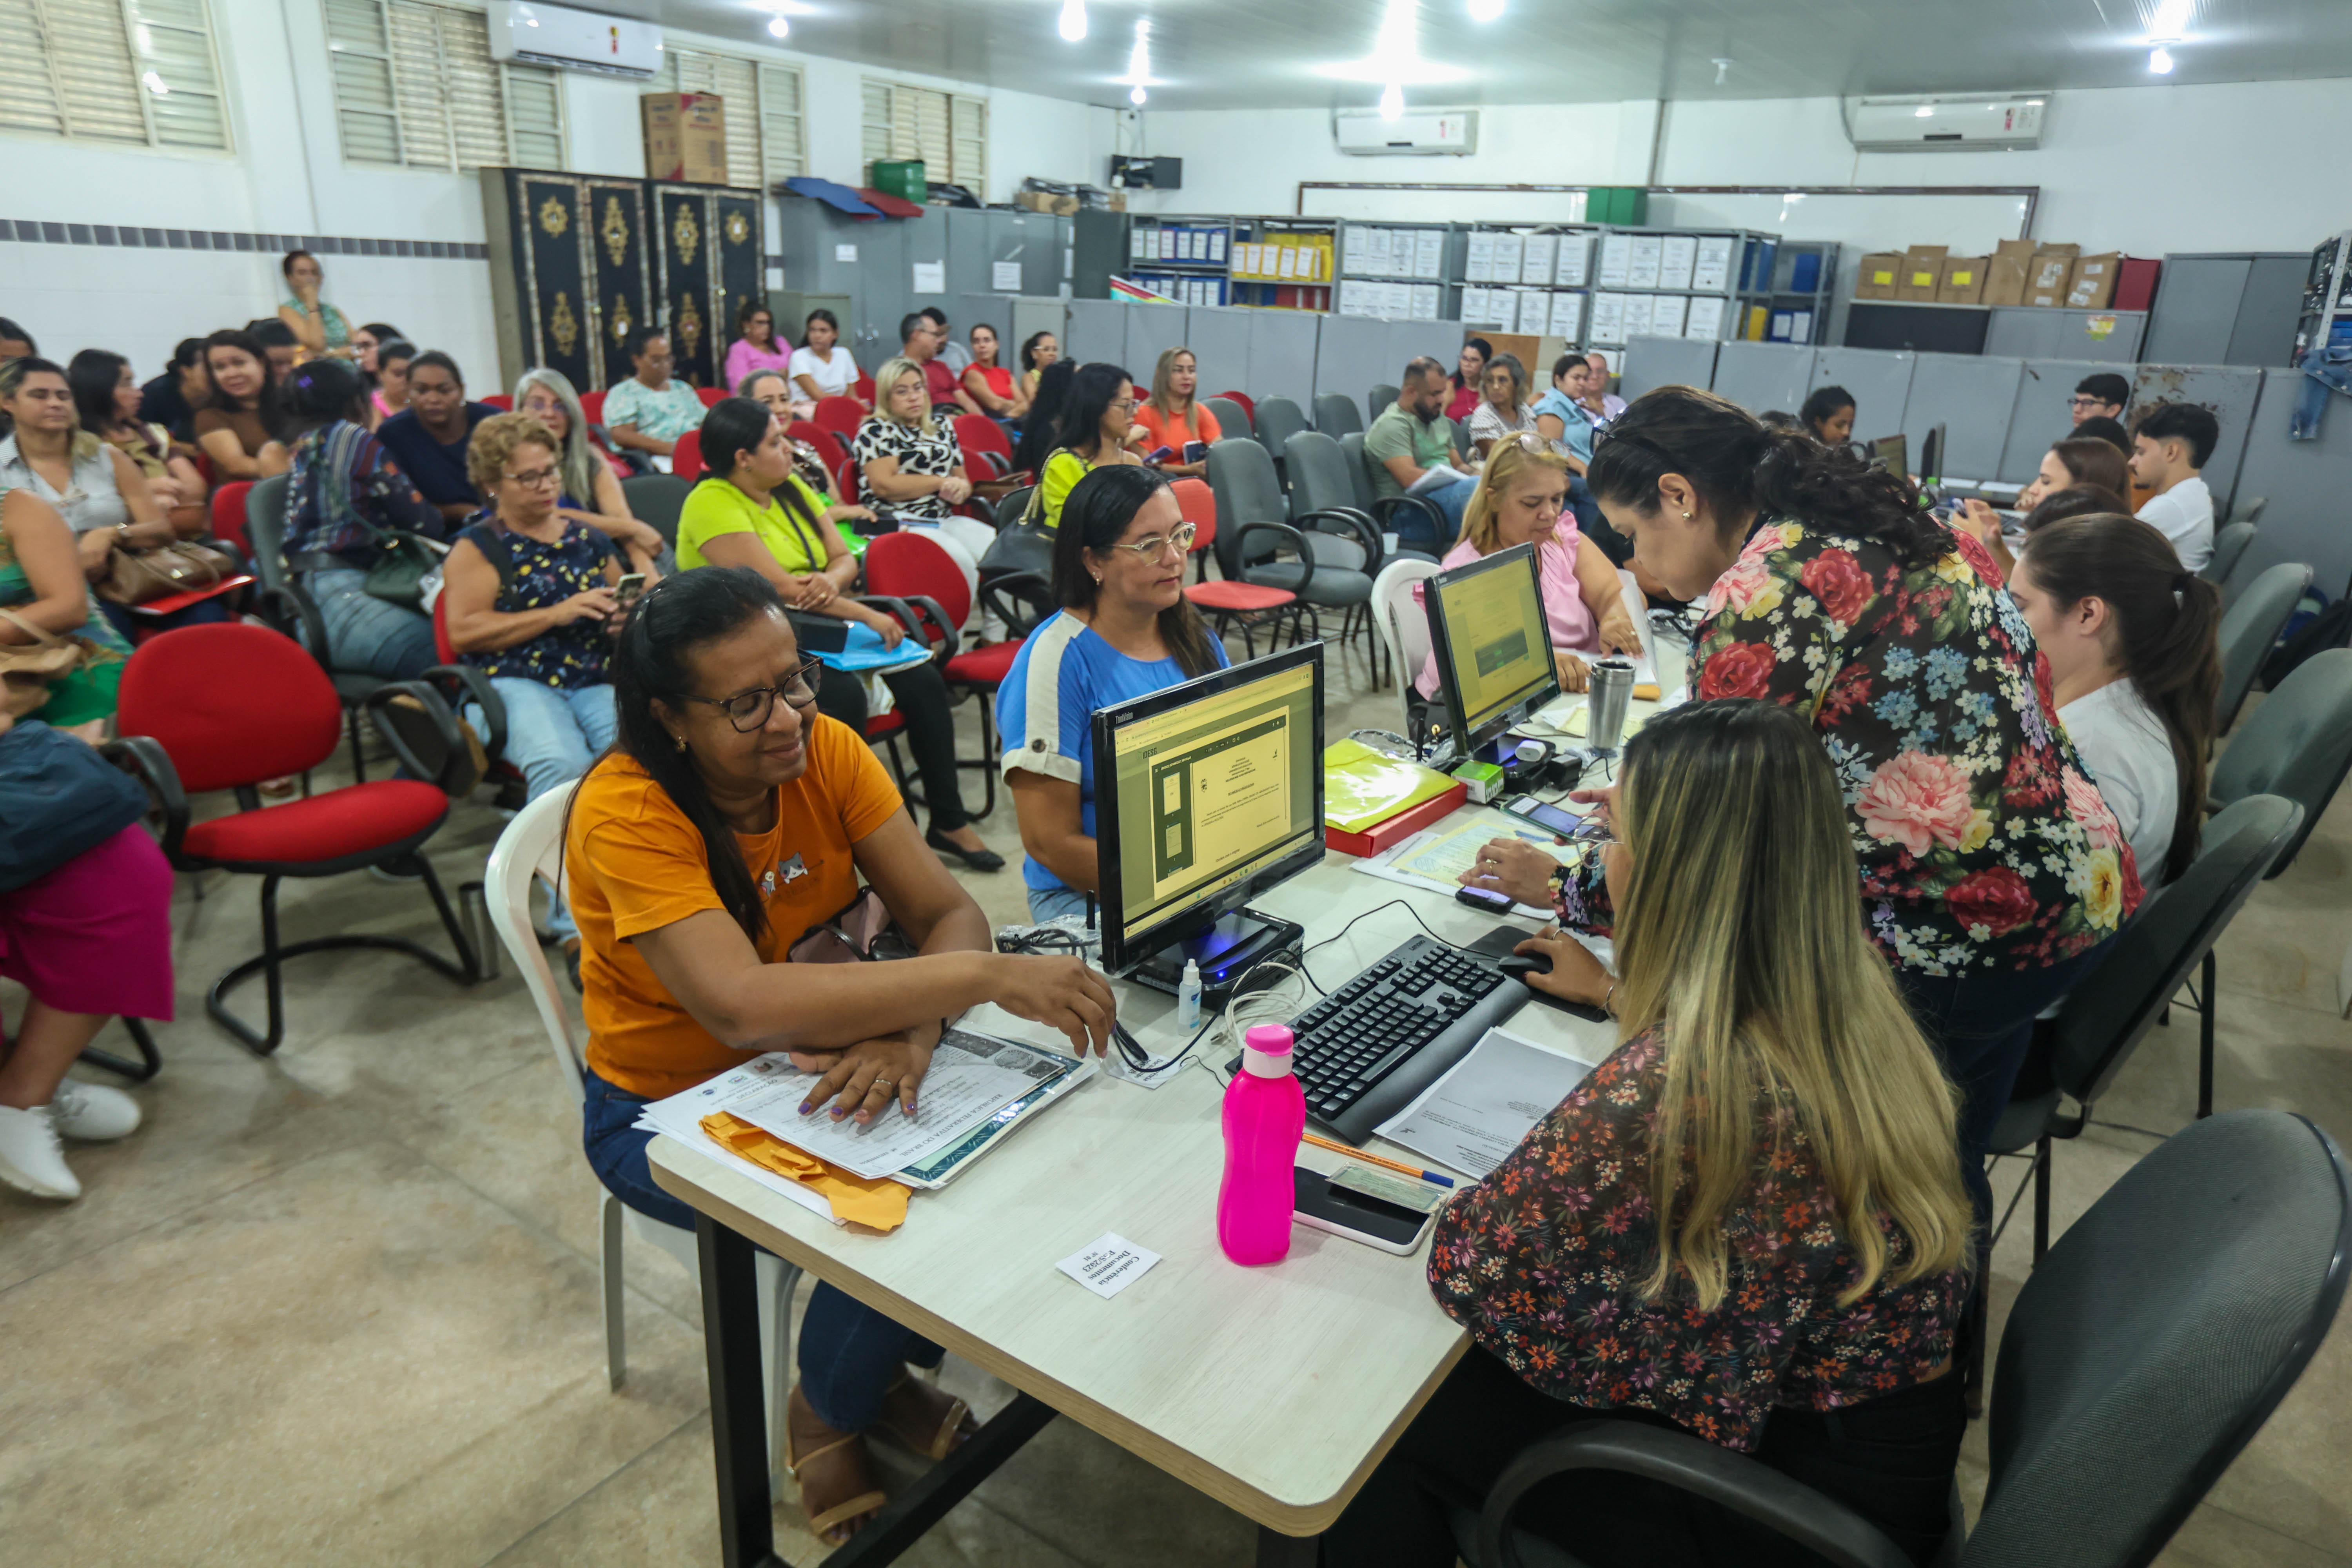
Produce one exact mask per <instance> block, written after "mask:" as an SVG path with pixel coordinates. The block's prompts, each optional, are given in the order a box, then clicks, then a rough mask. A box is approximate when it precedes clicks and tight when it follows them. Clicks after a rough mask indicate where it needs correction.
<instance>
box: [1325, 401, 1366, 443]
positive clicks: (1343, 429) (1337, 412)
mask: <svg viewBox="0 0 2352 1568" xmlns="http://www.w3.org/2000/svg"><path fill="white" fill-rule="evenodd" d="M1363 427H1364V416H1362V415H1361V414H1359V413H1358V412H1357V411H1356V400H1355V399H1354V398H1352V397H1349V395H1347V394H1346V393H1344V392H1318V393H1317V394H1316V395H1315V428H1317V429H1318V430H1320V431H1322V432H1323V434H1325V435H1326V436H1328V437H1331V438H1332V439H1334V440H1337V439H1338V438H1339V437H1342V436H1346V435H1350V434H1354V433H1357V432H1360V431H1361V430H1362V429H1363Z"/></svg>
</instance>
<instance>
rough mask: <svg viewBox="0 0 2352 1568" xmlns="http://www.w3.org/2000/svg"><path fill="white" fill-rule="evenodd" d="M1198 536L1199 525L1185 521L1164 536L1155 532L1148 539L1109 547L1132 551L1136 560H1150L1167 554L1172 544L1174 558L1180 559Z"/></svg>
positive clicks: (1155, 559) (1199, 532)
mask: <svg viewBox="0 0 2352 1568" xmlns="http://www.w3.org/2000/svg"><path fill="white" fill-rule="evenodd" d="M1200 536H1201V530H1200V529H1199V527H1198V526H1196V525H1195V524H1192V523H1189V522H1186V523H1180V524H1178V525H1177V528H1176V531H1174V532H1173V533H1171V534H1169V535H1167V536H1166V537H1165V538H1162V537H1161V536H1160V535H1159V534H1156V533H1155V534H1153V535H1152V536H1151V537H1150V538H1149V539H1139V540H1137V541H1136V542H1134V543H1132V544H1114V545H1112V546H1111V548H1112V549H1113V550H1129V551H1133V552H1135V558H1136V559H1137V560H1138V561H1144V562H1152V561H1157V560H1159V559H1160V557H1161V556H1163V555H1165V554H1167V553H1168V552H1169V550H1170V548H1171V546H1172V547H1173V548H1174V550H1175V552H1176V558H1177V559H1178V560H1180V561H1181V560H1182V559H1183V558H1184V552H1186V551H1188V550H1190V549H1192V541H1194V540H1195V539H1198V538H1199V537H1200Z"/></svg>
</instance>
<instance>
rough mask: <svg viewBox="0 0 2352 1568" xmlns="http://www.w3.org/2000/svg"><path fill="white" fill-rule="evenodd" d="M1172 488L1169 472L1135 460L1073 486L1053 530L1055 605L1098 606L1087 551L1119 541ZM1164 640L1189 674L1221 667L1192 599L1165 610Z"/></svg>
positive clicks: (1095, 472)
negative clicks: (1148, 503) (1159, 495)
mask: <svg viewBox="0 0 2352 1568" xmlns="http://www.w3.org/2000/svg"><path fill="white" fill-rule="evenodd" d="M1167 488H1168V478H1167V476H1166V475H1164V474H1162V473H1160V470H1159V469H1157V468H1144V467H1143V466H1141V465H1140V464H1135V463H1115V464H1110V465H1108V466H1106V467H1103V468H1097V469H1095V470H1093V471H1092V472H1091V473H1088V474H1087V476H1086V477H1085V478H1083V479H1080V480H1078V482H1077V483H1076V484H1075V485H1072V486H1071V487H1070V494H1069V499H1067V500H1065V501H1063V502H1062V521H1061V525H1060V526H1059V527H1058V528H1056V529H1055V531H1054V602H1055V604H1057V605H1061V606H1062V608H1064V609H1066V610H1091V609H1093V608H1094V605H1095V601H1096V599H1097V598H1098V597H1100V596H1101V595H1102V584H1100V583H1099V582H1097V580H1096V578H1095V574H1093V573H1092V572H1089V571H1087V552H1088V551H1090V550H1091V551H1093V552H1096V553H1097V554H1100V553H1102V552H1105V551H1108V549H1110V547H1111V546H1112V545H1114V544H1117V543H1118V539H1119V535H1121V534H1123V533H1125V532H1126V531H1127V525H1128V524H1129V523H1131V522H1133V521H1135V514H1136V513H1137V512H1139V511H1140V510H1143V503H1144V502H1146V501H1148V500H1150V499H1151V498H1152V496H1153V495H1155V494H1157V493H1158V492H1159V491H1160V490H1164V489H1167ZM1160 641H1162V642H1164V643H1166V644H1167V645H1168V651H1169V652H1170V653H1171V654H1174V655H1175V656H1176V664H1177V667H1178V668H1181V669H1182V670H1183V672H1184V674H1185V677H1186V678H1187V679H1190V678H1191V677H1192V676H1195V675H1206V674H1207V673H1208V672H1209V671H1211V670H1213V669H1214V668H1217V655H1216V650H1215V649H1214V647H1212V646H1211V644H1210V641H1209V632H1208V628H1207V627H1206V626H1203V625H1202V621H1201V616H1200V614H1199V612H1197V611H1195V610H1194V609H1193V608H1192V600H1190V599H1187V598H1185V597H1183V596H1182V595H1178V596H1177V600H1176V602H1175V603H1174V604H1173V605H1170V606H1168V608H1166V609H1164V610H1162V611H1160Z"/></svg>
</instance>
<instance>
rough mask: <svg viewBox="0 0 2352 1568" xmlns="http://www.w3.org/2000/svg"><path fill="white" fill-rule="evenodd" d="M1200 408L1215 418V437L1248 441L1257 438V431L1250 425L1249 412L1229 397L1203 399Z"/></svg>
mask: <svg viewBox="0 0 2352 1568" xmlns="http://www.w3.org/2000/svg"><path fill="white" fill-rule="evenodd" d="M1201 406H1202V407H1203V408H1205V409H1207V410H1208V411H1209V412H1210V413H1212V414H1213V415H1215V416H1217V435H1218V437H1219V438H1220V439H1222V440H1226V441H1231V440H1234V439H1236V438H1238V439H1241V440H1244V441H1249V440H1255V439H1256V437H1257V429H1256V427H1255V426H1253V425H1252V424H1251V423H1250V416H1249V410H1248V409H1246V408H1244V407H1243V406H1242V405H1240V404H1238V403H1235V402H1234V400H1233V399H1232V398H1230V397H1204V398H1202V399H1201Z"/></svg>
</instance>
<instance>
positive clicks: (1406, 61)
mask: <svg viewBox="0 0 2352 1568" xmlns="http://www.w3.org/2000/svg"><path fill="white" fill-rule="evenodd" d="M1419 31H1420V29H1419V26H1418V17H1417V16H1416V7H1415V5H1414V0H1389V5H1388V10H1387V11H1386V12H1385V13H1384V14H1383V15H1382V16H1381V30H1380V33H1379V35H1378V36H1377V37H1374V38H1373V39H1372V52H1371V54H1370V57H1369V58H1364V59H1360V60H1347V61H1344V62H1342V63H1340V64H1339V65H1328V66H1318V67H1317V68H1316V74H1317V75H1318V76H1324V77H1328V78H1330V79H1333V80H1335V81H1376V82H1381V83H1383V84H1385V85H1391V86H1397V87H1422V86H1427V85H1432V84H1434V83H1439V82H1452V81H1466V80H1468V79H1469V77H1470V73H1469V72H1468V71H1466V70H1465V69H1463V68H1461V67H1460V66H1449V65H1441V64H1439V63H1438V62H1437V61H1435V60H1425V59H1423V58H1421V42H1420V37H1419Z"/></svg>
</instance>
